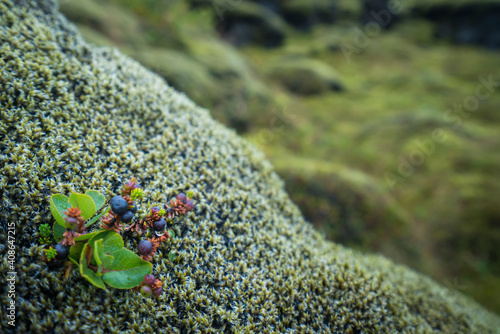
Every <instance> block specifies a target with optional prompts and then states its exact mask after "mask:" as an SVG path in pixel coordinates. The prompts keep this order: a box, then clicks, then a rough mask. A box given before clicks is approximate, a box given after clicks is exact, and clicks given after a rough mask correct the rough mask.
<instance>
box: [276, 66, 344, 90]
mask: <svg viewBox="0 0 500 334" xmlns="http://www.w3.org/2000/svg"><path fill="white" fill-rule="evenodd" d="M267 73H268V75H269V77H271V78H272V79H274V80H276V81H278V82H280V83H281V84H282V85H283V86H284V87H286V88H287V89H289V90H290V91H292V92H294V93H297V94H304V95H309V94H321V93H324V92H327V91H329V90H334V91H340V90H342V89H343V85H342V83H341V81H340V77H339V75H338V73H337V72H336V71H335V70H334V69H333V68H332V67H331V66H329V65H327V64H325V63H322V62H321V61H318V60H314V59H307V58H302V57H300V58H296V57H293V58H283V59H278V60H276V61H275V62H274V63H272V64H271V65H269V68H268V70H267Z"/></svg>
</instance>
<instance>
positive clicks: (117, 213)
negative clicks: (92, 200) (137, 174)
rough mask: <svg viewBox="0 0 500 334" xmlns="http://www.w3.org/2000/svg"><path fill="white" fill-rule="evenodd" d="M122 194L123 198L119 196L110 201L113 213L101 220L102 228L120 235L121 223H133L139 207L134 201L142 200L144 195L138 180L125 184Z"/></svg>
mask: <svg viewBox="0 0 500 334" xmlns="http://www.w3.org/2000/svg"><path fill="white" fill-rule="evenodd" d="M121 193H122V194H121V196H120V195H117V196H115V197H113V198H112V199H111V201H109V206H110V208H111V211H110V212H109V213H108V214H107V215H106V216H104V217H102V218H101V221H102V225H101V227H102V228H104V229H106V230H109V229H112V230H114V231H115V232H117V233H120V232H121V230H122V227H123V226H122V225H121V224H120V222H122V223H125V224H128V223H130V222H131V221H132V219H133V218H134V215H135V214H136V213H137V205H136V203H135V202H134V200H135V199H138V198H142V194H143V192H142V188H141V187H140V186H139V184H138V183H137V179H136V178H132V179H131V180H130V181H128V182H127V183H125V185H124V186H123V188H122V191H121Z"/></svg>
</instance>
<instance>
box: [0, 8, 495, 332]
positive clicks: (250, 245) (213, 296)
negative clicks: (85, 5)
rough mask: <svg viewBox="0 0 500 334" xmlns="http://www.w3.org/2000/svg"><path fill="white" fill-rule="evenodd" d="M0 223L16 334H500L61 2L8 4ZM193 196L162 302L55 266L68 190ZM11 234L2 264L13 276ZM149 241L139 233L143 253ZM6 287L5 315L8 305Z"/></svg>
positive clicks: (163, 264)
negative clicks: (104, 44) (330, 236)
mask: <svg viewBox="0 0 500 334" xmlns="http://www.w3.org/2000/svg"><path fill="white" fill-rule="evenodd" d="M0 26H1V28H0V41H1V43H0V108H1V109H0V117H1V121H0V133H1V134H2V136H1V139H0V147H1V155H0V159H1V161H2V164H1V169H0V176H1V177H0V182H1V184H0V196H1V201H2V206H1V209H0V210H1V211H0V226H1V227H2V229H3V231H7V230H8V223H12V222H13V223H15V224H14V225H15V231H16V240H15V244H16V260H15V262H16V263H15V271H16V272H17V278H18V280H17V283H16V297H15V298H16V327H11V326H10V325H9V324H8V323H7V321H8V319H7V318H6V317H5V316H2V318H1V320H0V321H1V328H2V330H1V331H2V332H19V333H29V332H31V333H51V332H55V333H63V332H64V333H69V332H71V333H78V332H82V333H83V332H93V333H94V332H95V333H99V332H110V333H118V332H127V333H157V332H165V333H180V332H196V331H200V332H213V333H220V332H245V331H246V332H262V333H266V332H273V331H275V332H337V333H339V332H346V333H349V332H365V333H372V332H373V333H381V332H390V333H394V332H408V333H410V332H422V333H431V332H446V333H465V332H466V333H494V332H495V331H496V330H497V328H498V326H499V320H498V318H496V317H495V316H494V315H492V314H490V313H488V312H487V311H485V310H484V309H482V308H480V307H479V306H478V305H477V304H475V303H474V302H473V301H471V300H468V299H466V298H464V297H463V296H461V295H459V294H457V293H456V292H453V291H451V290H448V289H446V288H443V287H441V286H439V285H438V284H436V283H435V282H433V281H431V280H430V279H428V278H426V277H423V276H421V275H418V274H416V273H414V272H412V271H411V270H408V269H407V268H405V267H402V266H397V265H394V264H393V263H392V262H390V261H388V260H386V259H384V258H381V257H378V256H366V255H360V254H358V253H356V252H353V251H350V250H348V249H345V248H343V247H340V246H338V245H335V244H331V243H328V242H325V240H324V239H323V238H322V237H321V236H320V235H318V233H317V232H315V231H314V230H313V228H312V227H311V226H310V225H309V224H308V223H306V222H305V221H304V220H303V218H302V216H301V214H300V212H299V211H298V209H297V208H296V207H295V206H294V205H293V204H292V203H291V201H290V200H289V198H288V196H287V194H286V193H285V192H284V190H283V183H282V181H281V180H280V179H279V178H278V177H277V176H276V174H275V173H274V172H273V170H272V168H271V166H270V165H269V163H268V162H266V160H265V159H263V156H262V154H261V153H259V152H258V151H256V150H255V149H254V148H253V147H251V146H250V145H249V144H248V143H246V142H245V141H243V140H242V139H240V138H239V137H237V136H236V135H235V134H234V132H232V131H230V130H228V129H226V128H225V127H223V126H221V125H220V124H218V123H217V122H215V121H213V120H212V119H211V118H210V116H209V115H208V112H207V111H205V110H203V109H200V108H198V107H196V106H195V105H194V104H193V103H192V102H190V101H189V100H188V99H187V98H186V97H185V96H184V95H182V94H179V93H177V92H176V91H174V90H173V89H172V88H171V87H169V86H167V85H166V84H165V82H164V81H163V80H162V79H161V78H159V77H158V76H156V75H154V74H152V73H151V72H149V71H147V70H145V69H144V68H143V67H142V66H140V65H139V64H138V63H137V62H135V61H133V60H131V59H129V58H127V57H125V56H123V55H121V54H120V53H118V52H116V51H112V50H109V49H106V48H92V47H90V46H88V45H87V44H86V43H85V42H84V41H83V39H82V38H81V37H80V36H79V34H78V32H77V31H76V29H75V28H74V27H73V26H72V25H71V24H68V22H67V21H66V19H65V18H64V17H63V16H61V15H60V14H58V13H57V10H56V7H55V5H54V3H53V2H52V1H49V0H39V1H28V0H25V1H16V2H15V3H14V2H13V1H10V0H1V2H0ZM132 175H135V176H137V177H138V178H139V180H140V182H141V184H142V185H143V186H144V187H145V189H146V190H147V191H146V194H145V195H146V197H148V198H152V199H154V200H155V201H158V202H160V201H165V200H166V199H169V198H171V197H172V196H173V195H174V194H175V193H177V192H179V191H185V190H187V189H193V190H194V193H195V201H196V203H197V207H196V209H195V210H194V212H192V213H190V214H189V215H188V216H187V218H186V219H185V220H184V221H183V223H182V224H180V225H177V226H175V227H174V230H175V232H176V235H178V238H177V239H176V241H175V244H174V246H175V247H176V249H177V250H178V260H177V261H176V263H175V264H173V265H171V264H169V262H168V261H166V260H165V255H166V254H165V253H163V252H166V249H164V248H162V247H160V250H159V252H158V254H157V256H155V257H154V259H153V262H154V264H155V266H154V273H155V275H156V276H157V277H159V278H160V279H161V280H162V281H163V287H164V294H163V295H162V296H161V297H160V298H159V299H144V298H143V297H141V296H140V295H139V294H138V293H135V292H131V291H123V290H114V289H108V290H99V289H97V288H95V287H94V286H92V285H90V284H89V283H88V282H87V281H86V280H84V279H82V278H81V277H80V275H79V274H78V273H76V272H75V271H73V272H72V273H71V274H70V277H69V280H66V279H64V273H63V269H62V268H57V267H55V268H54V267H48V266H47V265H46V264H45V263H44V262H43V261H42V259H41V250H42V247H40V246H38V237H39V235H38V232H37V231H38V226H39V225H40V224H42V223H51V222H52V218H51V214H50V211H49V203H48V198H49V196H50V195H51V194H53V193H56V192H62V193H66V194H67V193H69V192H70V191H71V190H73V191H77V192H83V191H85V190H87V189H97V190H100V191H101V192H103V193H105V194H106V195H107V197H108V198H109V197H111V196H112V195H113V194H114V193H116V191H117V190H118V187H119V186H120V185H121V184H122V182H123V181H124V180H125V179H126V178H128V177H130V176H132ZM7 236H8V234H7V233H2V234H1V235H0V245H1V246H0V247H1V249H2V252H3V255H4V256H3V257H2V262H0V269H1V270H2V272H8V271H12V269H11V268H9V266H10V265H9V263H8V261H7V256H5V253H6V250H7V247H6V245H7ZM136 243H137V240H129V241H128V244H127V246H128V247H129V248H132V247H133V246H134V245H135V244H136ZM6 289H7V284H2V285H1V287H0V293H1V296H2V299H1V307H2V314H3V315H5V314H6V313H7V311H6V309H7V307H8V305H10V304H9V299H8V298H7V296H6Z"/></svg>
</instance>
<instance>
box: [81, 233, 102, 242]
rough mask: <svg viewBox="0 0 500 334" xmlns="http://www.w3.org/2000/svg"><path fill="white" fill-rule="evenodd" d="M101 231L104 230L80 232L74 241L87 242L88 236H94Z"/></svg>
mask: <svg viewBox="0 0 500 334" xmlns="http://www.w3.org/2000/svg"><path fill="white" fill-rule="evenodd" d="M103 232H106V230H98V231H94V232H92V233H86V234H82V235H81V236H79V237H77V238H75V241H83V242H87V241H88V240H89V239H90V238H92V237H94V236H96V235H97V234H99V233H103Z"/></svg>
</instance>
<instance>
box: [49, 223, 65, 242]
mask: <svg viewBox="0 0 500 334" xmlns="http://www.w3.org/2000/svg"><path fill="white" fill-rule="evenodd" d="M64 232H66V228H65V227H63V226H61V225H60V224H59V223H58V222H57V221H56V222H55V223H54V226H53V227H52V233H53V234H54V240H55V241H56V242H59V241H61V240H62V239H64V237H63V234H64Z"/></svg>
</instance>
